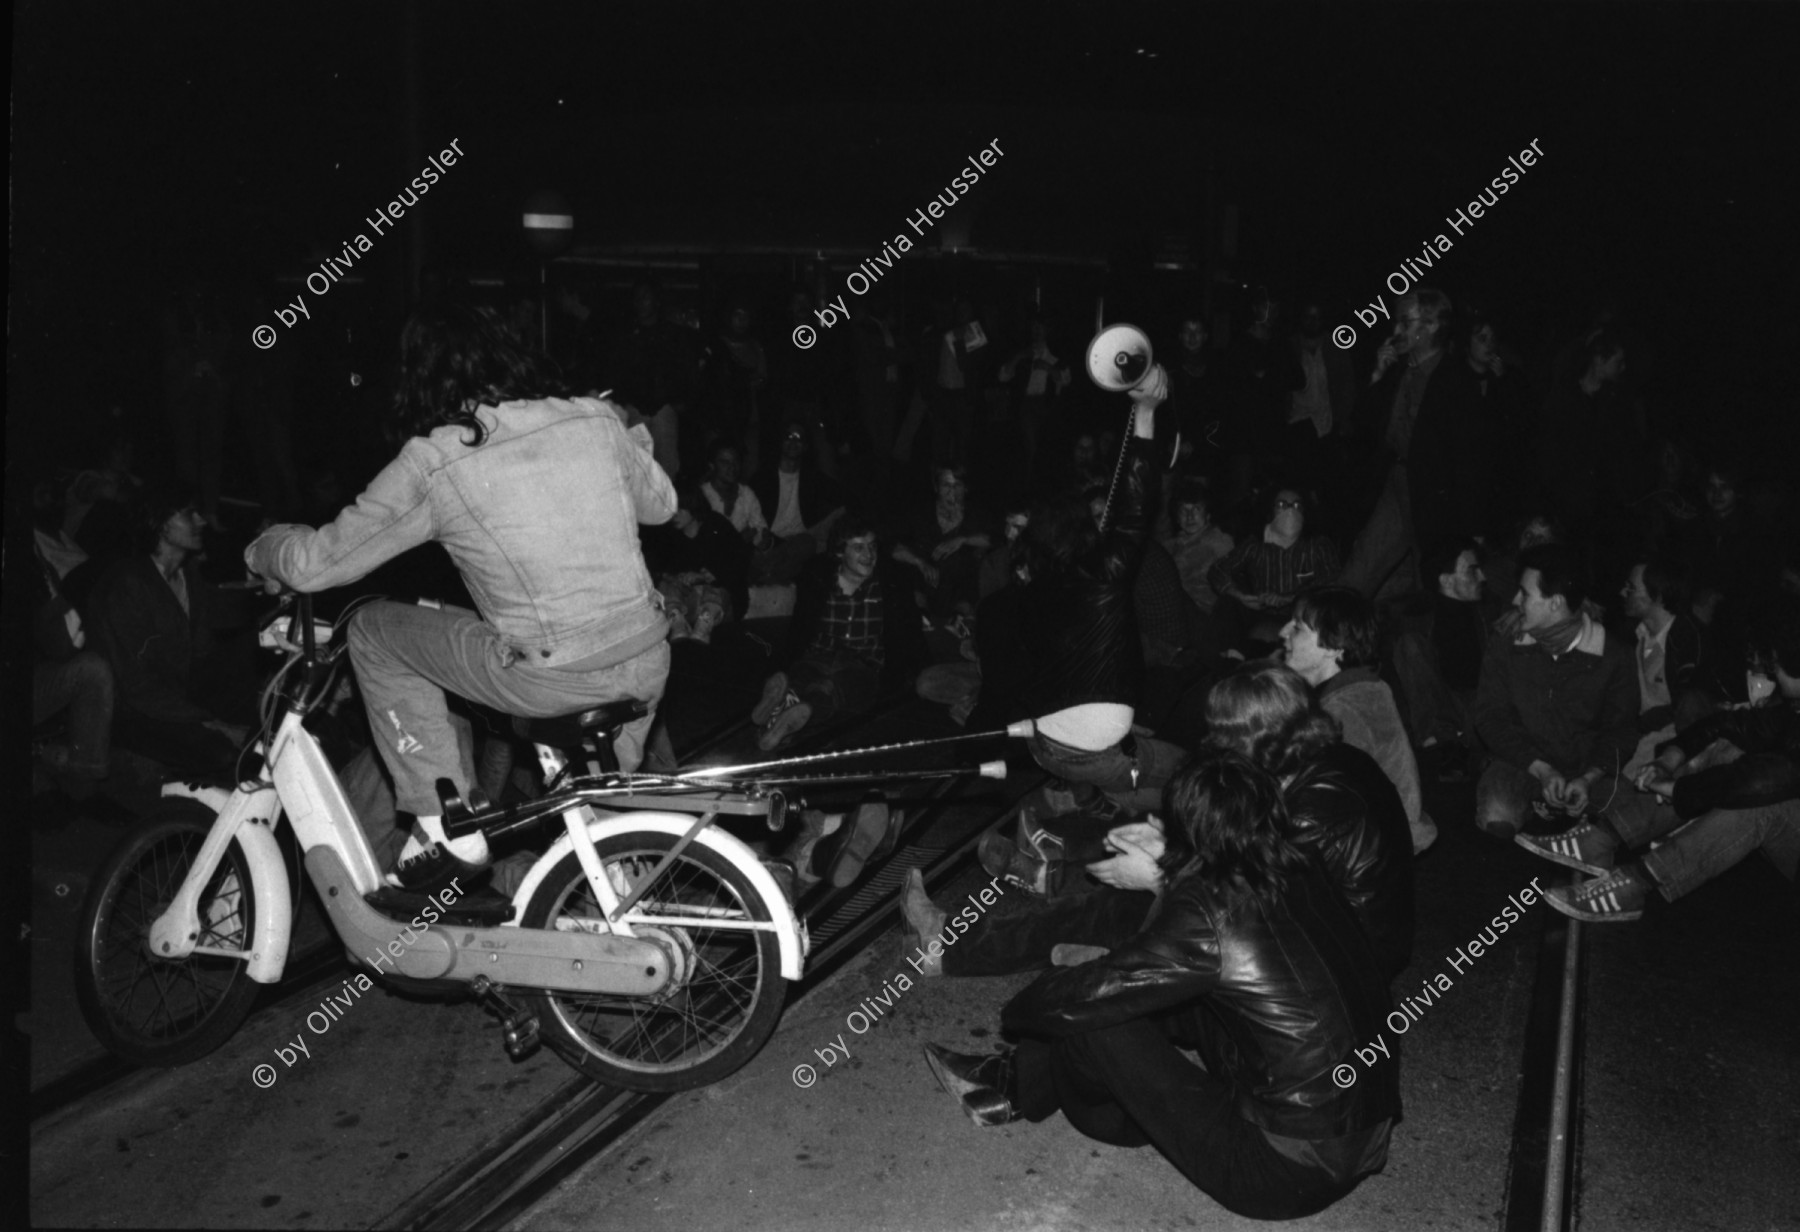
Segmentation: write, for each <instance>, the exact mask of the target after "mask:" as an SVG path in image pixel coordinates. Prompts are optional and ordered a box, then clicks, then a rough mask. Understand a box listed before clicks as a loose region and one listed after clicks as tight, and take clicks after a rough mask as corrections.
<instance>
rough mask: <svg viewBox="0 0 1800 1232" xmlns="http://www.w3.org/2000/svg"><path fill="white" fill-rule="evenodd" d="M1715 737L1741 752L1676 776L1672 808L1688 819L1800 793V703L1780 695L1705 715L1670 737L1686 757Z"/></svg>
mask: <svg viewBox="0 0 1800 1232" xmlns="http://www.w3.org/2000/svg"><path fill="white" fill-rule="evenodd" d="M1715 740H1726V741H1729V742H1731V743H1732V744H1735V745H1736V746H1737V747H1738V748H1740V749H1742V750H1743V751H1744V755H1743V756H1742V757H1740V758H1738V759H1737V760H1736V761H1733V762H1729V763H1727V764H1725V765H1722V766H1713V767H1711V768H1710V769H1707V770H1699V771H1696V772H1695V773H1693V774H1690V775H1687V776H1685V777H1683V778H1678V779H1676V780H1675V800H1674V804H1675V812H1676V813H1677V814H1678V815H1679V816H1680V817H1681V819H1682V820H1683V821H1691V820H1693V819H1694V818H1696V817H1698V816H1700V815H1701V814H1703V813H1710V812H1711V811H1712V810H1714V809H1720V808H1725V809H1746V808H1758V807H1760V806H1762V805H1765V804H1781V803H1783V802H1784V801H1787V800H1793V799H1796V798H1800V703H1796V702H1791V701H1783V700H1781V699H1779V698H1777V699H1774V700H1772V701H1771V702H1769V703H1768V704H1766V705H1762V706H1754V707H1752V708H1750V709H1748V710H1720V711H1718V712H1716V713H1714V714H1709V715H1707V716H1706V717H1705V718H1704V719H1701V720H1700V721H1699V722H1698V723H1695V724H1694V725H1693V726H1692V727H1690V728H1688V729H1687V730H1686V731H1684V732H1682V733H1681V734H1680V735H1679V736H1677V737H1675V739H1673V740H1671V741H1668V742H1667V743H1665V744H1663V745H1661V746H1660V747H1659V749H1658V751H1659V752H1660V751H1661V750H1662V749H1666V748H1668V747H1669V745H1671V744H1673V745H1675V746H1676V747H1678V748H1679V749H1680V750H1681V751H1682V752H1683V753H1685V754H1687V755H1688V756H1689V757H1693V756H1695V755H1697V754H1698V753H1699V752H1700V751H1701V750H1702V749H1704V748H1706V746H1707V745H1709V744H1711V743H1712V742H1713V741H1715Z"/></svg>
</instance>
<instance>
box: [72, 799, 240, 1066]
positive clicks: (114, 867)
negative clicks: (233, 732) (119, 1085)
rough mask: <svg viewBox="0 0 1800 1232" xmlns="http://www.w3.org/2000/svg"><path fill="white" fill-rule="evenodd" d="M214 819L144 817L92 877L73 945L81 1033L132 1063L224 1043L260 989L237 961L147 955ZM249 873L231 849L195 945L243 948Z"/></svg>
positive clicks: (163, 812) (194, 1053)
mask: <svg viewBox="0 0 1800 1232" xmlns="http://www.w3.org/2000/svg"><path fill="white" fill-rule="evenodd" d="M213 820H214V817H213V813H212V812H211V811H210V810H209V809H207V808H206V807H205V806H203V805H200V804H197V803H195V802H194V801H192V800H180V801H171V802H170V803H169V804H167V805H165V806H163V807H162V808H160V809H158V810H157V811H155V812H153V813H151V814H150V815H149V816H148V817H147V818H145V820H144V822H143V823H142V824H141V825H140V826H139V827H138V828H137V829H134V830H133V831H132V832H131V833H130V834H129V835H128V836H127V837H126V839H125V841H124V842H123V843H122V844H120V846H119V848H118V850H117V851H115V852H113V854H112V856H111V857H110V858H109V859H108V860H107V861H106V863H105V864H104V865H103V866H102V867H101V869H100V872H99V874H98V875H96V876H95V878H94V881H93V884H92V886H91V887H90V889H89V890H88V896H87V900H86V901H85V902H84V903H83V904H82V908H81V920H80V925H79V932H78V933H77V935H76V941H75V992H76V996H77V999H78V1000H79V1001H80V1003H81V1013H82V1016H83V1017H84V1018H86V1019H87V1024H88V1028H89V1029H90V1030H92V1031H93V1033H94V1035H95V1036H96V1037H98V1039H99V1040H100V1042H101V1043H102V1044H105V1045H106V1047H107V1049H108V1050H110V1051H111V1052H113V1053H114V1054H115V1055H117V1056H120V1057H123V1058H124V1059H125V1060H127V1061H132V1062H135V1063H136V1064H139V1065H182V1064H185V1063H187V1062H189V1061H193V1060H197V1059H199V1058H200V1057H203V1056H205V1055H206V1054H207V1053H209V1052H211V1051H213V1050H214V1049H215V1048H217V1047H218V1046H219V1045H220V1044H223V1043H224V1042H225V1041H226V1040H227V1039H229V1038H231V1035H232V1033H233V1032H234V1031H236V1030H237V1029H238V1027H239V1026H240V1025H241V1024H242V1023H243V1021H244V1019H245V1017H247V1016H248V1015H249V1013H250V1010H251V1007H252V1005H253V1004H254V1003H255V1001H256V989H257V986H256V984H255V983H254V982H252V980H251V979H250V975H249V971H248V968H247V967H246V965H245V963H244V960H242V959H238V958H220V957H217V956H215V955H210V954H190V955H189V956H188V957H186V958H182V959H176V960H174V961H170V960H166V959H160V958H157V957H156V956H155V955H154V954H152V953H151V952H150V947H149V939H150V925H151V924H152V923H153V922H154V921H155V920H156V918H157V916H159V915H161V914H162V912H163V911H164V910H165V909H166V908H167V907H168V905H169V904H170V903H171V902H172V901H174V898H175V894H176V892H177V891H178V890H180V889H181V883H182V881H183V879H185V878H186V877H187V873H188V869H190V868H192V867H193V863H194V859H195V857H197V856H198V855H199V854H200V846H201V844H202V843H204V842H205V841H206V836H207V833H208V831H210V830H211V829H212V824H213ZM254 899H255V892H254V890H253V889H252V888H251V882H250V867H249V864H248V862H247V861H246V860H245V858H244V853H243V851H242V850H241V849H240V848H239V847H238V845H237V844H236V843H235V842H234V843H232V844H231V845H230V846H229V847H227V848H226V849H225V855H224V857H223V858H222V859H220V861H219V866H218V868H216V869H215V870H213V874H212V877H211V878H210V879H209V880H208V882H207V884H206V888H205V890H204V891H203V892H202V894H201V896H200V904H199V907H200V927H201V935H200V939H199V940H200V944H202V945H211V946H219V947H222V948H227V949H237V950H244V949H248V948H249V946H250V938H251V937H252V936H253V935H254V929H255V913H256V903H255V901H254Z"/></svg>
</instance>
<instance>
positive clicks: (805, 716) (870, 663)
mask: <svg viewBox="0 0 1800 1232" xmlns="http://www.w3.org/2000/svg"><path fill="white" fill-rule="evenodd" d="M834 538H835V541H836V547H837V551H836V553H835V554H834V555H833V556H832V557H831V558H830V559H829V560H827V559H825V558H822V557H821V558H819V559H816V560H814V561H813V562H812V563H811V564H810V565H808V566H807V569H806V572H805V573H803V574H801V575H800V584H799V591H798V593H797V595H796V596H795V600H794V618H793V621H792V623H791V624H790V625H789V626H788V635H787V639H786V641H785V643H784V649H783V653H782V654H781V655H779V656H778V659H777V661H778V662H785V663H786V666H785V667H783V668H782V669H781V670H780V671H778V672H776V673H774V674H773V675H771V676H770V677H769V678H768V679H767V680H766V681H764V682H763V692H762V698H761V699H760V700H759V701H758V702H757V703H756V708H755V709H754V710H752V711H751V712H750V721H751V722H753V723H755V724H756V725H757V726H758V727H761V728H762V729H763V730H762V734H761V735H760V736H759V737H758V738H757V742H756V743H757V747H758V748H760V749H762V750H763V751H764V752H772V751H773V750H775V749H778V748H780V747H781V746H783V745H785V744H788V743H789V742H791V741H792V740H793V739H794V737H796V736H798V735H799V734H800V732H801V730H802V729H804V728H805V727H806V726H808V725H809V724H823V723H825V722H827V721H829V720H830V719H832V718H834V717H836V716H838V715H840V714H843V715H855V714H861V713H863V712H864V711H866V710H868V709H869V707H871V706H873V705H874V704H875V700H876V698H877V697H879V696H880V695H881V689H882V684H883V681H884V679H886V680H897V679H899V678H900V677H902V676H904V677H905V678H906V679H908V680H910V679H911V673H912V672H914V671H916V670H917V668H918V660H919V657H920V656H919V652H918V650H917V649H916V643H917V640H918V638H919V618H918V612H917V610H916V609H915V608H914V607H913V604H912V596H911V593H910V591H909V590H908V589H907V588H906V587H905V586H904V585H903V584H901V583H900V582H899V581H898V580H897V579H896V578H895V576H894V573H893V571H892V570H890V569H883V568H881V560H880V554H879V550H878V548H877V546H876V540H875V528H874V525H873V524H872V523H871V522H870V521H869V520H868V519H867V518H865V517H863V516H862V515H860V514H856V513H849V514H845V515H844V516H843V517H842V518H840V519H838V522H837V525H836V528H835V530H834Z"/></svg>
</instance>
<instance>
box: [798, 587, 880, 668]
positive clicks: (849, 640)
mask: <svg viewBox="0 0 1800 1232" xmlns="http://www.w3.org/2000/svg"><path fill="white" fill-rule="evenodd" d="M882 621H883V616H882V601H881V580H880V579H879V578H877V577H875V575H873V574H870V575H869V577H868V579H867V580H866V581H864V582H863V584H862V585H861V586H859V587H857V588H856V591H855V593H853V594H848V595H847V594H845V593H844V588H843V587H842V586H840V585H839V584H838V582H837V580H836V578H833V579H832V583H831V589H830V591H829V592H828V593H827V594H826V596H825V610H824V612H823V613H821V614H820V617H819V631H818V632H817V633H815V634H813V640H812V649H814V650H847V651H849V652H850V653H851V654H853V655H855V656H857V657H858V658H859V659H864V660H867V661H868V662H869V663H872V664H874V665H875V666H876V667H880V666H882V665H883V664H884V663H886V662H887V648H886V646H885V645H884V633H885V627H884V625H883V623H882Z"/></svg>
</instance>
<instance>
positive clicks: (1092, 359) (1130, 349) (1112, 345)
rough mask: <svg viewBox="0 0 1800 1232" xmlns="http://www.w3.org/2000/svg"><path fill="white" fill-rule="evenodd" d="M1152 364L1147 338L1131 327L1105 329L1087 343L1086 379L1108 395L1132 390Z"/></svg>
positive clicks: (1153, 360)
mask: <svg viewBox="0 0 1800 1232" xmlns="http://www.w3.org/2000/svg"><path fill="white" fill-rule="evenodd" d="M1154 364H1155V359H1154V357H1153V356H1152V355H1151V353H1150V337H1149V335H1148V334H1146V333H1144V331H1143V330H1141V329H1139V328H1138V327H1137V326H1135V325H1123V324H1121V325H1108V326H1107V327H1106V328H1105V329H1103V330H1101V331H1100V332H1099V333H1097V334H1095V335H1094V340H1093V341H1092V342H1090V343H1088V351H1087V373H1088V377H1089V378H1090V379H1091V380H1092V381H1093V382H1094V384H1096V385H1098V386H1099V387H1100V388H1101V389H1104V390H1106V391H1107V392H1108V393H1124V392H1125V391H1127V390H1130V389H1136V388H1137V387H1138V386H1139V385H1141V384H1143V382H1144V378H1145V377H1147V376H1149V375H1150V369H1151V368H1152V366H1154Z"/></svg>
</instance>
